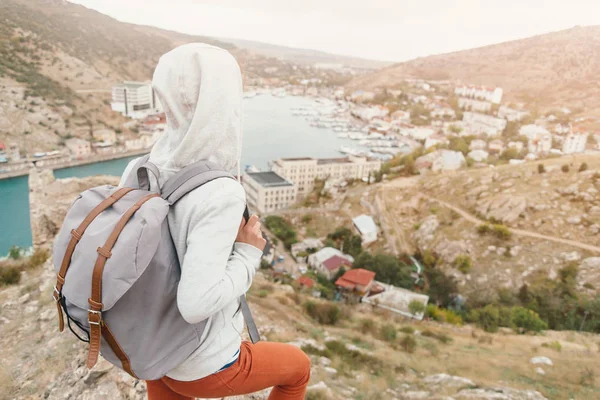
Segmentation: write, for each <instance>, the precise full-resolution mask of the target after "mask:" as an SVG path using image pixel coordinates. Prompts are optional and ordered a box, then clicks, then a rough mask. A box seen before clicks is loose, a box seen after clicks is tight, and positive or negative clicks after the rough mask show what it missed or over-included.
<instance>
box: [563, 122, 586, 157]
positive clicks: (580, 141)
mask: <svg viewBox="0 0 600 400" xmlns="http://www.w3.org/2000/svg"><path fill="white" fill-rule="evenodd" d="M588 136H589V132H586V131H584V130H582V129H578V128H574V129H573V131H571V132H570V133H569V134H568V135H567V136H566V137H565V141H564V143H563V148H562V152H563V154H574V153H583V152H584V151H585V146H586V145H587V140H588Z"/></svg>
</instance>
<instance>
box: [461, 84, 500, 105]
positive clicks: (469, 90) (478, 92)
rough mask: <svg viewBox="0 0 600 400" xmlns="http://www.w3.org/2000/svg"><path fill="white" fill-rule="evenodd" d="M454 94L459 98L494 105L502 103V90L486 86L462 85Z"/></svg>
mask: <svg viewBox="0 0 600 400" xmlns="http://www.w3.org/2000/svg"><path fill="white" fill-rule="evenodd" d="M454 94H456V95H457V96H459V97H468V98H472V99H478V100H485V101H490V102H492V103H494V104H500V103H501V102H502V88H494V89H492V88H489V87H486V86H475V85H461V86H457V87H456V88H455V89H454Z"/></svg>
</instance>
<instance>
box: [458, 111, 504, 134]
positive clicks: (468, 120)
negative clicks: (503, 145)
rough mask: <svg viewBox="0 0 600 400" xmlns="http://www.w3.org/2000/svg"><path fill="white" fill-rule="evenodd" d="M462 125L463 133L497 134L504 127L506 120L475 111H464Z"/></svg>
mask: <svg viewBox="0 0 600 400" xmlns="http://www.w3.org/2000/svg"><path fill="white" fill-rule="evenodd" d="M463 127H464V132H465V134H470V135H482V134H483V135H486V136H498V135H500V134H501V133H502V132H503V131H504V128H506V120H505V119H504V118H496V117H493V116H491V115H486V114H480V113H476V112H465V113H464V114H463Z"/></svg>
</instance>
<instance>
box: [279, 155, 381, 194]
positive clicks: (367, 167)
mask: <svg viewBox="0 0 600 400" xmlns="http://www.w3.org/2000/svg"><path fill="white" fill-rule="evenodd" d="M380 169H381V161H380V160H373V159H370V158H366V157H355V156H349V157H344V158H325V159H316V158H311V157H300V158H281V159H279V160H277V161H275V163H274V164H273V167H272V170H273V171H274V172H275V173H276V174H278V175H280V176H283V177H285V178H286V179H288V180H289V181H291V182H293V183H294V184H295V185H296V187H297V188H298V196H304V195H307V194H308V193H310V192H312V190H313V189H314V186H315V179H327V178H334V179H362V178H368V176H369V174H374V173H375V172H377V171H379V170H380Z"/></svg>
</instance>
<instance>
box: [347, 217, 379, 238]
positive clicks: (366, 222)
mask: <svg viewBox="0 0 600 400" xmlns="http://www.w3.org/2000/svg"><path fill="white" fill-rule="evenodd" d="M352 222H354V225H355V226H356V229H358V230H359V231H360V233H362V234H366V233H371V232H375V233H377V225H375V221H374V220H373V217H370V216H368V215H360V216H358V217H356V218H354V219H352Z"/></svg>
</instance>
